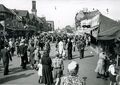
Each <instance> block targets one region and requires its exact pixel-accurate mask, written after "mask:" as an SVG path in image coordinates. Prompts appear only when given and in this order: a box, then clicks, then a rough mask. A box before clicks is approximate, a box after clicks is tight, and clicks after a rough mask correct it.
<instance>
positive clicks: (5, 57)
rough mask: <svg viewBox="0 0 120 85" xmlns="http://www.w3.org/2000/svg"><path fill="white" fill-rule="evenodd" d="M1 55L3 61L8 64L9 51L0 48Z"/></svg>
mask: <svg viewBox="0 0 120 85" xmlns="http://www.w3.org/2000/svg"><path fill="white" fill-rule="evenodd" d="M1 57H2V59H3V63H8V64H9V59H10V60H12V57H11V55H10V52H9V51H8V50H7V49H6V48H4V49H2V50H1Z"/></svg>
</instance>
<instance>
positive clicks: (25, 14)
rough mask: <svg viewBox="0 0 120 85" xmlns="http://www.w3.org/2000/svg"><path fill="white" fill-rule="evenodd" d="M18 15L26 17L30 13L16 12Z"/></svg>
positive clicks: (24, 11)
mask: <svg viewBox="0 0 120 85" xmlns="http://www.w3.org/2000/svg"><path fill="white" fill-rule="evenodd" d="M16 13H17V14H18V15H19V16H22V17H26V16H28V14H29V12H28V11H27V10H16Z"/></svg>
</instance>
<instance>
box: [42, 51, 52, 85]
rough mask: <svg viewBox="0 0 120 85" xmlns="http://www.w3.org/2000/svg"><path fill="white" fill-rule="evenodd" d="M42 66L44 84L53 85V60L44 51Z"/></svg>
mask: <svg viewBox="0 0 120 85" xmlns="http://www.w3.org/2000/svg"><path fill="white" fill-rule="evenodd" d="M41 64H42V73H43V83H44V84H45V85H52V84H53V77H52V70H53V69H52V67H51V65H52V60H51V58H50V57H49V53H48V52H47V51H44V53H43V56H42V58H41Z"/></svg>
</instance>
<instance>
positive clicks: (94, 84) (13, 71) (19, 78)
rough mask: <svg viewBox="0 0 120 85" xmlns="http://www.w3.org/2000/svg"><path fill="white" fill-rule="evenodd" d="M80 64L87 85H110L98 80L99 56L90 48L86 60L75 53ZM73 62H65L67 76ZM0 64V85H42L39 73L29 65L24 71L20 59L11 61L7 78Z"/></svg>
mask: <svg viewBox="0 0 120 85" xmlns="http://www.w3.org/2000/svg"><path fill="white" fill-rule="evenodd" d="M54 56H55V45H54V44H51V53H50V57H51V58H53V57H54ZM72 60H75V61H77V62H78V63H79V67H80V68H79V72H78V75H79V76H80V77H81V78H82V77H84V76H85V77H87V84H86V85H109V82H108V80H103V79H97V78H96V73H95V72H94V70H95V68H96V65H97V60H98V57H97V54H96V52H95V50H93V49H91V48H90V47H86V49H85V58H84V59H79V53H78V51H77V49H76V51H75V52H73V59H72ZM70 61H71V60H65V61H64V67H65V69H64V75H67V65H68V64H69V63H70ZM1 68H2V64H1V63H0V85H42V84H38V75H37V71H35V70H31V69H30V67H29V65H28V66H27V70H22V69H21V67H20V57H17V56H14V57H13V61H12V62H11V61H10V66H9V68H10V73H9V75H7V76H4V75H3V68H2V69H1Z"/></svg>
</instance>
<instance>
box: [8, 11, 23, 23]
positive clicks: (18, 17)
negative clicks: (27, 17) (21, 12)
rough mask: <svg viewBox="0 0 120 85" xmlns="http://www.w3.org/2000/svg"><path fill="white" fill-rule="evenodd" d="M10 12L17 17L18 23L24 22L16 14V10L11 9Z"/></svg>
mask: <svg viewBox="0 0 120 85" xmlns="http://www.w3.org/2000/svg"><path fill="white" fill-rule="evenodd" d="M10 11H11V12H12V13H13V14H14V15H15V16H16V19H17V20H18V21H22V18H21V17H20V16H18V15H17V14H16V12H15V9H10Z"/></svg>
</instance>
